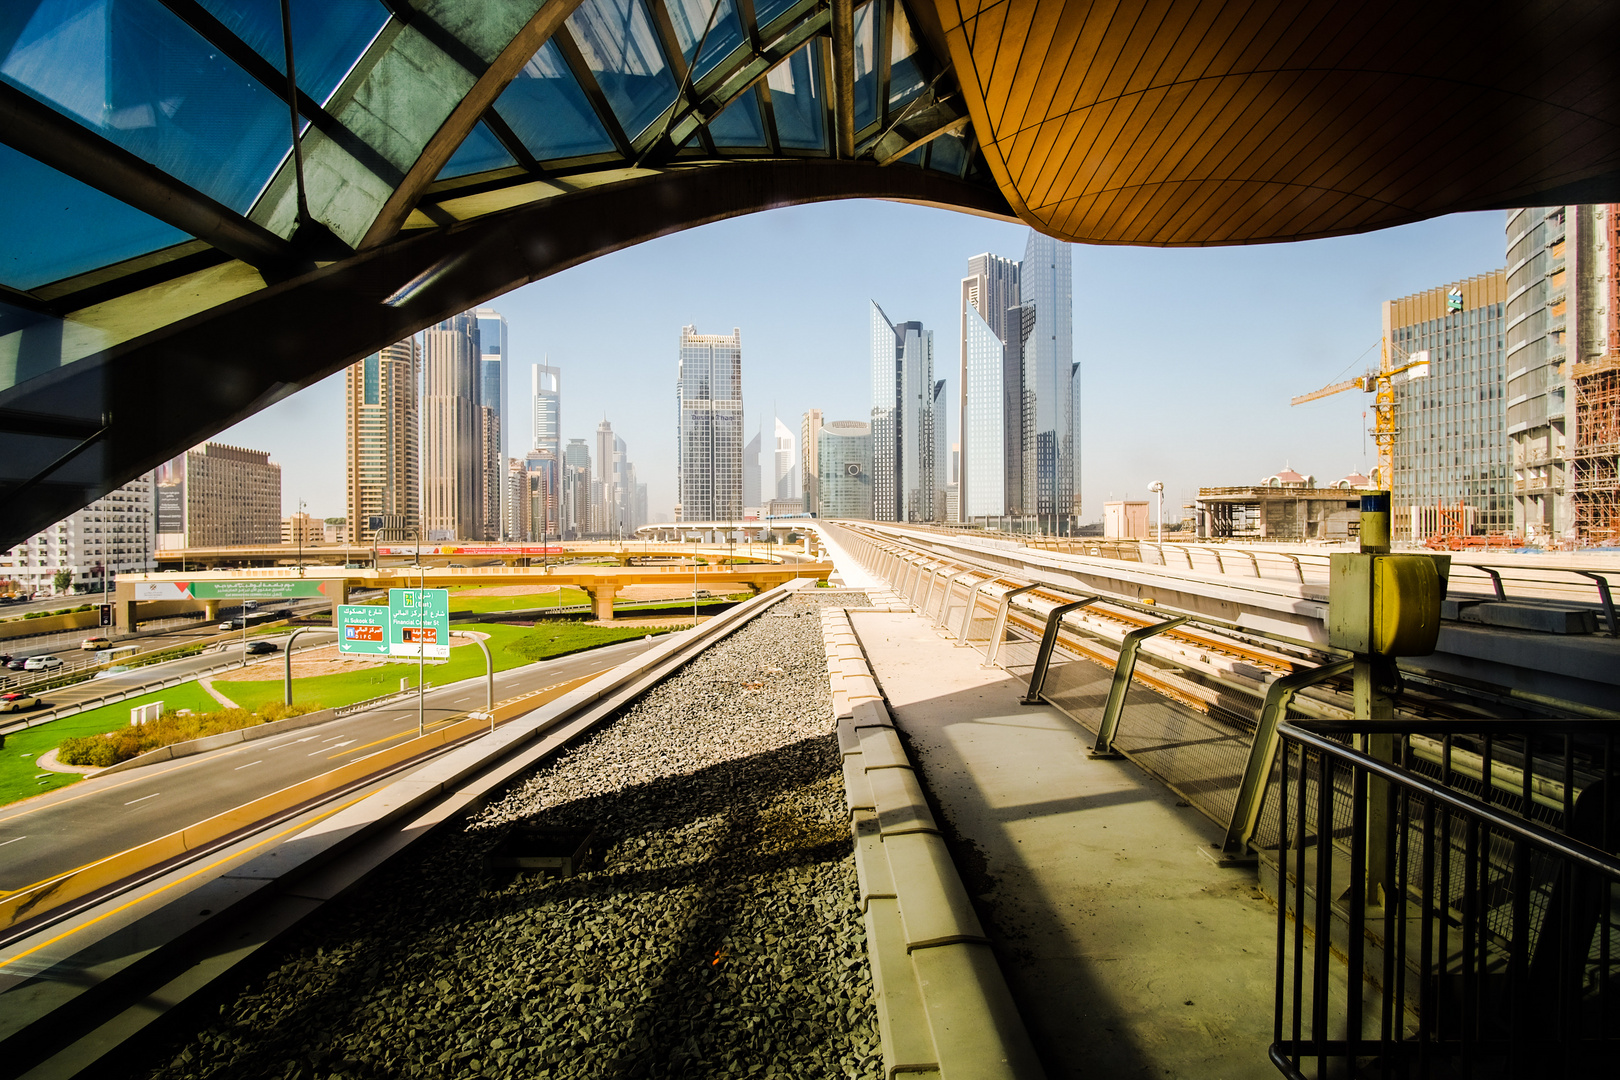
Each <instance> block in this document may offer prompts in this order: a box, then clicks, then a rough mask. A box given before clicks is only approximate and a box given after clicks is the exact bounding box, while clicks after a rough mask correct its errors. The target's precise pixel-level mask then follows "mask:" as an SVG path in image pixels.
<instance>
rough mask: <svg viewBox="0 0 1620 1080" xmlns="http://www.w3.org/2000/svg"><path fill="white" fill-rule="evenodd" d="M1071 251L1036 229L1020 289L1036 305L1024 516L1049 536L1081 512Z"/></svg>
mask: <svg viewBox="0 0 1620 1080" xmlns="http://www.w3.org/2000/svg"><path fill="white" fill-rule="evenodd" d="M1073 276H1074V275H1073V263H1072V260H1071V257H1070V253H1069V246H1068V245H1067V244H1065V243H1063V242H1062V241H1060V240H1054V239H1052V238H1051V237H1049V236H1044V235H1042V234H1041V233H1038V232H1036V231H1035V230H1033V229H1031V230H1030V233H1029V239H1028V241H1027V242H1026V243H1025V245H1024V261H1023V262H1022V263H1020V264H1019V268H1018V284H1019V291H1020V294H1021V296H1022V298H1023V301H1024V302H1025V303H1030V304H1033V305H1034V307H1035V323H1034V326H1033V327H1032V328H1031V329H1030V332H1029V336H1028V340H1027V341H1026V342H1025V344H1024V350H1023V352H1024V390H1025V392H1026V394H1031V395H1033V401H1032V405H1033V413H1032V421H1033V422H1032V424H1031V427H1030V432H1031V434H1030V435H1028V436H1026V437H1025V443H1026V445H1027V446H1029V447H1031V449H1030V450H1029V451H1028V452H1027V453H1026V458H1025V464H1024V507H1023V509H1024V513H1025V514H1034V515H1035V516H1036V518H1037V522H1038V526H1039V528H1041V529H1042V530H1043V531H1046V532H1067V531H1069V529H1070V528H1071V527H1072V525H1073V524H1074V522H1075V521H1076V520H1077V519H1078V518H1077V516H1078V514H1079V512H1080V484H1079V472H1078V471H1077V469H1076V468H1075V462H1076V461H1077V460H1078V453H1077V450H1078V447H1079V438H1078V437H1079V432H1078V431H1077V430H1076V428H1075V424H1074V383H1073V380H1074V377H1075V374H1076V369H1075V363H1074V325H1073V324H1074V286H1073Z"/></svg>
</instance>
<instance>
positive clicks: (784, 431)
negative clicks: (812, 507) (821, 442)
mask: <svg viewBox="0 0 1620 1080" xmlns="http://www.w3.org/2000/svg"><path fill="white" fill-rule="evenodd" d="M775 419H776V433H775V434H776V455H775V457H776V460H775V466H776V468H775V479H776V483H775V485H774V487H775V491H774V492H773V493H772V495H771V498H773V499H802V498H803V497H804V492H803V490H801V489H800V487H799V456H798V453H797V446H796V443H795V440H794V437H793V429H792V428H790V427H788V426H787V425H786V424H784V423H782V418H781V417H780V416H778V417H776V418H775Z"/></svg>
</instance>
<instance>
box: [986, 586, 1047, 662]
mask: <svg viewBox="0 0 1620 1080" xmlns="http://www.w3.org/2000/svg"><path fill="white" fill-rule="evenodd" d="M1040 587H1041V583H1040V582H1038V581H1037V582H1036V583H1035V584H1033V585H1025V586H1023V587H1022V588H1018V589H1014V590H1012V591H1011V592H1006V593H1002V594H1001V605H1000V606H999V607H997V608H996V625H995V626H994V627H993V628H992V629H991V631H990V644H989V645H988V646H986V647H985V650H984V666H985V667H995V666H996V657H997V656H999V655H1000V654H1001V639H1002V637H1003V636H1005V635H1006V633H1007V609H1008V608H1009V607H1011V606H1012V599H1013V597H1015V596H1023V595H1024V594H1025V593H1027V592H1034V591H1035V590H1036V589H1038V588H1040Z"/></svg>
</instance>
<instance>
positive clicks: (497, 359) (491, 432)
mask: <svg viewBox="0 0 1620 1080" xmlns="http://www.w3.org/2000/svg"><path fill="white" fill-rule="evenodd" d="M473 318H475V319H476V320H477V321H478V348H479V357H478V404H479V408H480V409H481V410H483V411H481V412H480V413H479V422H480V424H481V425H482V428H483V429H482V432H481V434H480V442H481V443H482V444H483V448H484V452H483V453H484V459H483V460H484V465H483V473H484V480H483V490H482V491H481V492H480V495H479V504H480V507H481V509H482V515H483V518H484V524H483V529H484V537H485V538H486V539H489V540H498V539H500V538H501V537H502V536H505V535H506V529H507V525H506V498H505V494H506V454H507V445H506V444H507V438H506V432H507V423H506V379H507V371H508V369H510V367H511V366H512V361H511V354H510V352H509V351H508V349H507V326H506V319H505V318H504V317H503V316H502V315H501V313H500V312H498V311H495V310H493V309H491V308H479V309H478V310H477V311H475V312H473Z"/></svg>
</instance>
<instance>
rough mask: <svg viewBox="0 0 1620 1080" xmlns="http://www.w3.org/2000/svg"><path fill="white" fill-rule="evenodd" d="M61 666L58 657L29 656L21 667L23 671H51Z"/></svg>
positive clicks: (60, 659) (60, 660)
mask: <svg viewBox="0 0 1620 1080" xmlns="http://www.w3.org/2000/svg"><path fill="white" fill-rule="evenodd" d="M61 666H62V658H61V657H60V656H30V657H29V658H28V662H27V663H26V664H24V665H23V670H24V671H51V670H54V669H56V668H59V667H61Z"/></svg>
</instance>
